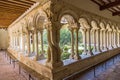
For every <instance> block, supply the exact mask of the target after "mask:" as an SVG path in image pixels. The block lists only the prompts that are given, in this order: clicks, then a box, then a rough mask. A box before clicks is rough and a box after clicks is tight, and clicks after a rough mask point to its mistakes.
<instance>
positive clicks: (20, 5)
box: [0, 0, 29, 9]
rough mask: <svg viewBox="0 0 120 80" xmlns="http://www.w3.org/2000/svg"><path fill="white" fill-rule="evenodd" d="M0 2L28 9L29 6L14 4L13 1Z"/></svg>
mask: <svg viewBox="0 0 120 80" xmlns="http://www.w3.org/2000/svg"><path fill="white" fill-rule="evenodd" d="M0 3H2V4H6V5H12V6H14V7H16V6H17V7H21V8H26V9H28V8H29V7H27V6H23V5H19V4H14V3H9V2H7V1H1V0H0Z"/></svg>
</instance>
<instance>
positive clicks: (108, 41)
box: [107, 30, 110, 49]
mask: <svg viewBox="0 0 120 80" xmlns="http://www.w3.org/2000/svg"><path fill="white" fill-rule="evenodd" d="M109 47H110V40H109V31H108V30H107V48H108V49H109Z"/></svg>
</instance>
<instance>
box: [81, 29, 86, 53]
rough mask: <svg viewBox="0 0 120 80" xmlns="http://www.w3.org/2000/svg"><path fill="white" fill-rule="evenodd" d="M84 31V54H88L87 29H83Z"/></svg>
mask: <svg viewBox="0 0 120 80" xmlns="http://www.w3.org/2000/svg"><path fill="white" fill-rule="evenodd" d="M82 33H83V44H84V52H83V54H86V55H87V44H86V42H87V41H86V37H87V36H86V29H82Z"/></svg>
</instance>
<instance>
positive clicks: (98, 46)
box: [96, 29, 102, 52]
mask: <svg viewBox="0 0 120 80" xmlns="http://www.w3.org/2000/svg"><path fill="white" fill-rule="evenodd" d="M96 34H97V51H98V52H102V51H101V50H100V30H99V29H97V30H96Z"/></svg>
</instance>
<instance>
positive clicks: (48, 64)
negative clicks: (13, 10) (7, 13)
mask: <svg viewBox="0 0 120 80" xmlns="http://www.w3.org/2000/svg"><path fill="white" fill-rule="evenodd" d="M46 66H47V67H49V68H51V69H53V68H54V69H55V68H57V67H60V66H63V62H62V61H59V62H56V63H52V62H46Z"/></svg>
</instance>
